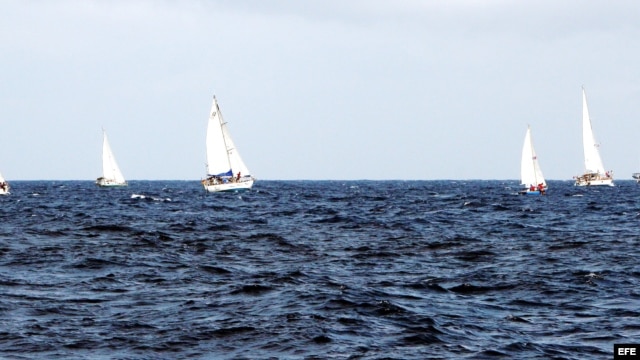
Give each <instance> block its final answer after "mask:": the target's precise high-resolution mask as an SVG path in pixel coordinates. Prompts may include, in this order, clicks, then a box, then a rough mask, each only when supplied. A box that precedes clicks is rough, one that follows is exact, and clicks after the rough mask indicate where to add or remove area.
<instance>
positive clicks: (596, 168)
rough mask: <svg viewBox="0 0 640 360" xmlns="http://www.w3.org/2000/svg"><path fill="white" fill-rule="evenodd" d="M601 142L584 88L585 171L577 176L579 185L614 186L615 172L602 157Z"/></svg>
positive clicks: (583, 138)
mask: <svg viewBox="0 0 640 360" xmlns="http://www.w3.org/2000/svg"><path fill="white" fill-rule="evenodd" d="M599 146H600V145H599V144H598V143H597V142H596V139H595V136H594V135H593V128H592V127H591V118H590V117H589V108H588V107H587V95H586V93H585V91H584V87H583V88H582V147H583V150H584V168H585V172H584V173H583V174H582V175H580V176H576V177H575V179H576V183H575V184H576V185H577V186H591V185H608V186H613V173H612V172H611V171H606V170H605V169H604V165H603V164H602V158H601V157H600V150H599Z"/></svg>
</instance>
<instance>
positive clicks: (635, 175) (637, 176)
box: [631, 173, 640, 183]
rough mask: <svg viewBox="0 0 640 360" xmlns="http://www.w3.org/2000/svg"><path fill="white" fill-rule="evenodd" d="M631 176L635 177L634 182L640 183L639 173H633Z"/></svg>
mask: <svg viewBox="0 0 640 360" xmlns="http://www.w3.org/2000/svg"><path fill="white" fill-rule="evenodd" d="M631 177H632V178H634V179H636V182H638V183H640V173H633V174H632V175H631Z"/></svg>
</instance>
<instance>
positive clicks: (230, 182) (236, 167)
mask: <svg viewBox="0 0 640 360" xmlns="http://www.w3.org/2000/svg"><path fill="white" fill-rule="evenodd" d="M206 146H207V178H206V179H204V180H202V181H201V182H202V185H203V186H204V189H205V190H206V191H208V192H220V191H245V190H249V189H251V187H252V186H253V183H254V181H255V179H254V178H253V177H252V176H251V173H250V172H249V169H248V168H247V166H246V165H245V163H244V161H242V157H240V153H239V152H238V149H237V148H236V146H235V144H234V143H233V140H232V139H231V135H230V133H229V129H228V128H227V123H226V122H225V121H224V119H223V117H222V113H221V112H220V107H219V106H218V101H217V100H216V97H215V96H214V97H213V103H212V104H211V112H210V113H209V123H208V125H207V139H206Z"/></svg>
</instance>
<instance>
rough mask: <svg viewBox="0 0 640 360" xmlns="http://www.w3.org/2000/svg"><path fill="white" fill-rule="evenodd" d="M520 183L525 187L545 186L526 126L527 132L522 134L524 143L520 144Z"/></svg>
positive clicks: (529, 132)
mask: <svg viewBox="0 0 640 360" xmlns="http://www.w3.org/2000/svg"><path fill="white" fill-rule="evenodd" d="M520 183H521V184H523V185H525V186H526V187H530V186H535V187H537V186H538V185H539V184H542V185H543V186H544V187H545V188H546V187H547V182H546V181H545V179H544V175H543V174H542V170H541V169H540V164H539V162H538V156H537V154H536V150H535V148H534V147H533V141H532V140H531V128H530V127H527V133H526V134H525V136H524V144H523V145H522V159H521V162H520Z"/></svg>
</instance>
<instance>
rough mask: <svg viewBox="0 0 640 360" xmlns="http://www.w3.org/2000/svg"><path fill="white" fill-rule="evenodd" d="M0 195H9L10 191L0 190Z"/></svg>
mask: <svg viewBox="0 0 640 360" xmlns="http://www.w3.org/2000/svg"><path fill="white" fill-rule="evenodd" d="M0 195H9V189H7V190H3V189H0Z"/></svg>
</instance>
